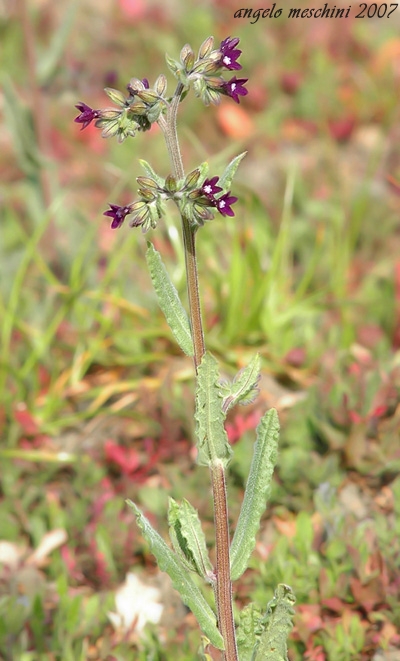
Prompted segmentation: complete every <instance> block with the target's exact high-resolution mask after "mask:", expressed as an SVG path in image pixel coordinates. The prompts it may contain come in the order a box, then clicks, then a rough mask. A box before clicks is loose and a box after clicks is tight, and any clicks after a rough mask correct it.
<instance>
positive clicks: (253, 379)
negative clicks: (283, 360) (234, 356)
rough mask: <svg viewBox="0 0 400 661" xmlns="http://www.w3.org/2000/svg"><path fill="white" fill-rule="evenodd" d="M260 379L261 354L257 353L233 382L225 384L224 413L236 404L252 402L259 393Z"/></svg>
mask: <svg viewBox="0 0 400 661" xmlns="http://www.w3.org/2000/svg"><path fill="white" fill-rule="evenodd" d="M259 380H260V356H259V354H256V355H255V356H254V358H252V360H251V361H250V363H249V364H248V365H247V366H246V367H243V369H241V370H240V372H238V373H237V374H236V376H235V378H234V379H233V382H232V383H231V384H229V385H226V384H224V385H223V390H224V391H225V392H224V401H223V403H222V410H223V411H224V413H227V411H229V409H231V408H232V407H233V406H235V404H251V402H253V401H254V399H255V398H256V396H257V394H258V387H257V384H258V381H259ZM225 393H226V394H225Z"/></svg>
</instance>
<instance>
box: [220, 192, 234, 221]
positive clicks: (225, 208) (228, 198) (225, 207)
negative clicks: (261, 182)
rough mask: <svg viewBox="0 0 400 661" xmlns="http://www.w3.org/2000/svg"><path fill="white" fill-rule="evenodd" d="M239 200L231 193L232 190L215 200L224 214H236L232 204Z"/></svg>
mask: <svg viewBox="0 0 400 661" xmlns="http://www.w3.org/2000/svg"><path fill="white" fill-rule="evenodd" d="M237 200H238V199H237V197H235V196H234V195H231V191H228V192H227V193H225V194H224V195H221V197H220V198H219V199H218V200H215V206H216V207H217V209H218V211H219V212H220V214H222V215H223V216H234V215H235V214H234V212H233V211H232V209H231V206H232V204H235V202H237Z"/></svg>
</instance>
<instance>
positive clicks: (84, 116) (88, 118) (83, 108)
mask: <svg viewBox="0 0 400 661" xmlns="http://www.w3.org/2000/svg"><path fill="white" fill-rule="evenodd" d="M75 108H78V110H80V115H78V117H75V119H74V122H77V123H78V124H82V128H81V131H82V130H83V129H85V128H86V127H87V126H89V124H90V122H93V120H94V119H98V118H99V117H101V110H93V109H92V108H90V107H89V106H87V105H86V103H77V105H76V106H75Z"/></svg>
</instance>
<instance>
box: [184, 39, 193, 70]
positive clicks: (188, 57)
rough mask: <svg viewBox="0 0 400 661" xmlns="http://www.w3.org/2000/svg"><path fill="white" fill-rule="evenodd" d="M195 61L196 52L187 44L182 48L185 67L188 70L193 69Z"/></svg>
mask: <svg viewBox="0 0 400 661" xmlns="http://www.w3.org/2000/svg"><path fill="white" fill-rule="evenodd" d="M194 61H195V56H194V52H193V50H192V49H191V47H190V46H189V44H186V45H185V46H184V47H183V48H182V50H181V62H182V64H183V66H184V67H185V70H186V71H191V70H192V68H193V65H194Z"/></svg>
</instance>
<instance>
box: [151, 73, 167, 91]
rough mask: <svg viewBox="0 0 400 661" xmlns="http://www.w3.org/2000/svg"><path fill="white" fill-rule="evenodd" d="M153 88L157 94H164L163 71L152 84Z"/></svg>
mask: <svg viewBox="0 0 400 661" xmlns="http://www.w3.org/2000/svg"><path fill="white" fill-rule="evenodd" d="M154 90H155V91H156V92H157V94H158V96H164V94H165V92H166V91H167V79H166V77H165V76H164V74H163V73H161V74H160V75H159V76H158V78H157V80H156V82H155V85H154Z"/></svg>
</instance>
